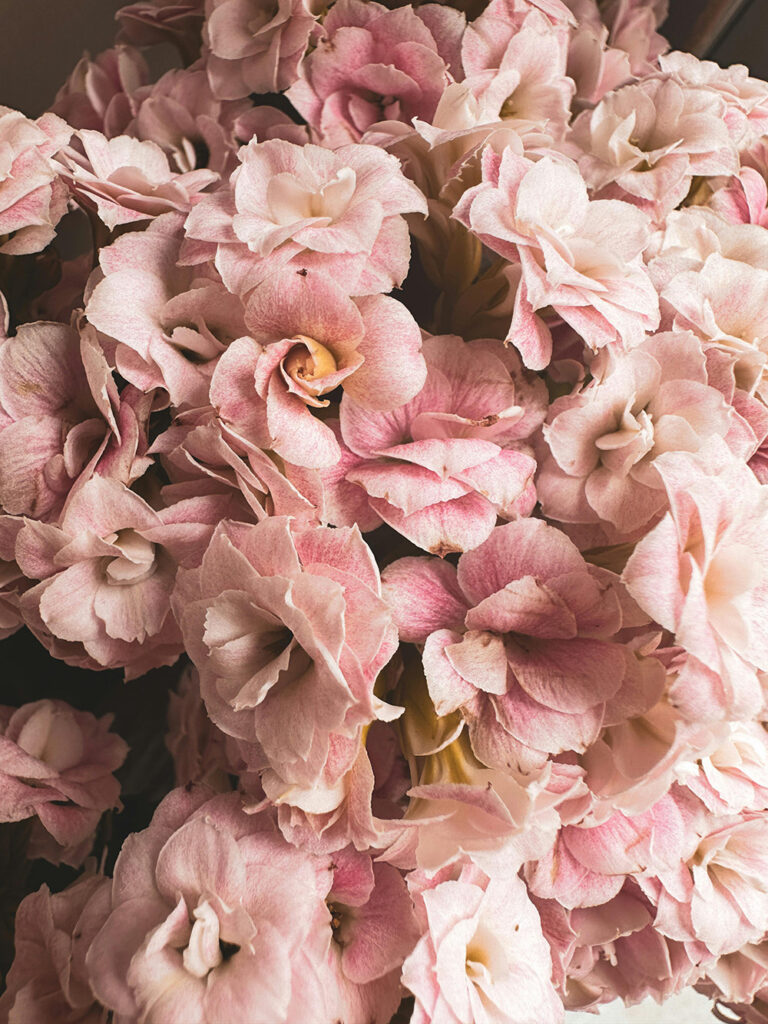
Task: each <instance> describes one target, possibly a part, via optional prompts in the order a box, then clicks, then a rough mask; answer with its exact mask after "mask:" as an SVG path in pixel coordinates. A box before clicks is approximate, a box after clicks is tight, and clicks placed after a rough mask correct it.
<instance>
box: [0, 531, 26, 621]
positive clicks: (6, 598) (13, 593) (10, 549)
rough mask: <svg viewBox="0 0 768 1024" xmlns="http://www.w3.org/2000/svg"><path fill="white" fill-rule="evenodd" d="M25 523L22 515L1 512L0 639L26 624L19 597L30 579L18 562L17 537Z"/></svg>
mask: <svg viewBox="0 0 768 1024" xmlns="http://www.w3.org/2000/svg"><path fill="white" fill-rule="evenodd" d="M23 525H24V520H23V519H21V518H20V517H17V516H7V515H2V514H0V640H5V639H6V637H9V636H13V634H14V633H15V632H16V631H17V630H19V629H21V627H22V626H23V625H24V620H23V619H22V617H21V610H20V608H19V599H20V597H21V593H22V592H23V591H24V590H26V589H28V587H29V580H27V579H26V578H25V576H24V573H23V572H22V571H21V569H20V568H19V566H18V563H17V562H16V537H17V536H18V534H19V530H20V529H21V528H22V526H23Z"/></svg>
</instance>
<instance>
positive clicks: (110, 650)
mask: <svg viewBox="0 0 768 1024" xmlns="http://www.w3.org/2000/svg"><path fill="white" fill-rule="evenodd" d="M229 508H230V499H229V498H228V496H227V495H221V494H215V493H214V494H199V495H195V496H193V497H186V498H185V497H182V498H181V499H180V500H178V501H176V502H174V503H172V504H170V505H168V506H167V507H165V508H161V509H160V510H159V511H155V509H153V508H152V507H151V506H150V505H149V504H147V502H145V501H144V500H143V499H142V498H141V497H139V495H138V494H136V493H135V492H133V491H131V490H129V489H128V488H127V487H125V485H123V484H120V483H118V482H117V481H115V480H111V479H108V478H106V477H100V476H94V477H92V478H91V479H90V480H88V481H86V482H85V483H84V484H83V485H82V487H80V488H79V489H78V490H77V492H76V493H75V494H73V495H72V497H71V499H70V501H69V502H68V503H67V507H66V510H65V512H64V514H63V515H62V517H61V520H60V522H59V525H58V526H53V525H46V524H42V523H35V522H33V521H32V520H28V521H27V523H26V525H25V526H24V528H23V529H22V530H21V531H20V532H19V536H18V538H17V540H16V558H17V559H18V561H19V565H20V567H21V568H22V571H23V572H24V573H25V574H26V575H27V576H29V577H30V578H31V579H35V580H40V581H41V582H39V583H37V585H36V586H33V587H32V588H31V589H30V590H27V591H26V592H25V594H24V596H23V598H22V604H23V608H22V612H23V615H24V618H25V621H26V623H27V625H28V626H29V627H30V628H31V629H32V631H33V632H34V633H35V634H36V636H38V638H39V639H40V640H41V642H42V643H44V644H45V645H46V646H47V647H48V648H49V650H51V651H52V652H54V653H55V656H56V657H60V658H62V660H64V661H67V662H69V663H70V664H75V665H80V666H84V667H88V668H117V667H123V668H125V670H126V676H127V677H128V678H131V677H132V676H138V675H141V674H142V673H144V672H146V671H148V670H149V669H150V668H154V667H156V666H158V665H168V664H172V663H173V662H174V661H175V660H176V659H177V658H178V656H179V654H180V653H181V651H182V649H183V645H182V642H181V633H180V631H179V627H178V625H177V624H176V621H175V619H174V617H173V615H172V614H171V610H170V595H171V592H172V590H173V587H174V581H175V578H176V571H177V569H178V567H179V565H186V566H191V565H194V564H196V563H197V562H199V559H200V558H201V557H202V554H203V552H204V550H205V548H206V545H207V543H208V540H209V538H210V536H211V534H212V533H213V530H214V527H215V524H216V523H218V522H219V520H220V519H221V518H222V516H224V515H226V513H227V511H228V510H229ZM75 595H76V596H75Z"/></svg>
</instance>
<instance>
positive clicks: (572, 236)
mask: <svg viewBox="0 0 768 1024" xmlns="http://www.w3.org/2000/svg"><path fill="white" fill-rule="evenodd" d="M454 216H455V217H456V218H457V219H458V220H460V221H461V223H462V224H465V225H466V226H467V227H468V228H469V229H470V230H471V231H472V232H474V233H475V234H476V235H477V236H478V237H479V238H480V240H481V241H482V242H484V243H485V244H486V245H488V246H489V247H490V248H491V249H493V250H494V251H495V252H498V253H499V254H500V255H501V256H503V257H505V258H506V259H508V260H511V261H513V262H517V261H519V262H520V263H521V266H522V279H521V282H520V287H519V289H518V291H517V295H516V298H515V309H514V314H513V317H512V324H511V326H510V329H509V334H508V340H509V341H511V342H513V343H514V344H515V346H516V347H517V348H518V349H519V350H520V353H521V355H522V357H523V362H524V363H525V365H526V366H528V367H530V368H531V369H536V370H540V369H543V368H544V367H545V366H546V365H547V364H548V363H549V361H550V358H551V354H552V341H551V335H550V333H549V329H548V327H547V326H546V324H545V323H544V322H543V321H542V320H541V318H540V316H538V315H537V313H536V311H537V310H541V309H543V308H545V307H547V306H551V307H552V308H553V309H554V310H555V311H556V312H557V313H558V314H559V315H560V316H561V317H562V318H563V320H565V321H566V322H567V323H569V324H570V325H571V326H572V327H573V328H574V330H576V331H577V332H578V333H579V334H581V335H582V337H583V338H584V341H585V343H586V344H587V345H588V346H589V347H590V348H592V349H598V348H602V347H604V346H605V345H609V344H611V343H612V342H617V341H620V342H622V343H623V345H624V346H625V347H628V348H631V347H633V346H635V345H638V344H639V343H640V342H641V341H642V339H643V337H644V334H645V332H646V331H648V330H653V329H654V328H655V327H656V326H657V324H658V299H657V296H656V292H655V289H654V288H653V286H652V284H651V282H650V280H649V279H648V277H647V275H646V272H645V268H644V266H643V264H642V259H641V255H642V252H643V250H644V249H645V247H646V245H647V243H648V237H649V235H648V231H649V225H648V222H647V220H646V218H645V217H644V216H643V215H642V214H641V213H640V212H639V211H638V210H636V209H634V208H633V207H631V206H630V205H629V204H628V203H620V202H618V201H616V200H595V201H590V200H589V198H588V196H587V186H586V184H585V183H584V181H583V179H582V177H581V175H580V174H579V172H578V170H577V168H576V166H575V164H572V163H570V162H565V161H563V160H562V159H558V160H555V159H553V158H551V157H543V158H542V159H541V160H539V161H538V162H536V163H534V162H532V161H531V160H528V159H527V158H526V157H522V156H519V155H518V154H516V153H515V152H513V150H512V149H511V148H507V149H505V150H504V152H503V154H502V155H501V157H499V156H497V155H496V153H494V152H493V150H492V148H491V147H487V148H486V150H485V151H484V153H483V181H482V183H481V184H480V185H476V186H475V187H474V188H470V189H468V190H467V192H465V193H464V195H463V197H462V199H461V200H460V202H459V203H458V204H457V206H456V208H455V210H454Z"/></svg>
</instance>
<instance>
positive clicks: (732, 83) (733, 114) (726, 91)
mask: <svg viewBox="0 0 768 1024" xmlns="http://www.w3.org/2000/svg"><path fill="white" fill-rule="evenodd" d="M659 66H660V67H661V70H662V71H663V72H664V73H665V74H669V75H672V76H673V77H674V78H675V79H677V81H679V82H680V83H681V84H682V85H684V86H689V87H693V88H703V89H705V90H707V91H709V92H712V93H714V94H715V95H717V96H718V97H719V98H720V99H721V100H723V101H725V118H724V120H725V123H726V125H727V127H728V131H729V133H730V135H731V138H732V139H733V141H734V143H735V144H736V145H737V146H738V148H739V150H741V151H742V152H743V151H744V150H747V149H748V148H749V147H751V146H752V145H754V144H755V143H758V144H760V140H762V139H763V137H764V136H765V134H766V131H767V130H768V84H766V83H765V82H763V81H761V80H760V79H759V78H752V77H751V76H750V74H749V68H747V67H746V66H745V65H744V64H732V65H731V66H730V67H728V68H721V67H720V65H719V64H716V63H715V62H714V61H712V60H699V59H698V58H696V57H694V56H693V54H690V53H680V52H679V51H675V52H674V53H666V54H663V55H662V56H661V57H660V58H659Z"/></svg>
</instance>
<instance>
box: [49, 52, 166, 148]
mask: <svg viewBox="0 0 768 1024" xmlns="http://www.w3.org/2000/svg"><path fill="white" fill-rule="evenodd" d="M148 82H149V68H148V67H147V64H146V61H145V60H144V58H143V57H142V55H141V53H140V52H139V51H138V50H137V49H135V48H134V47H132V46H125V45H123V46H115V47H113V48H112V49H110V50H104V51H103V52H102V53H100V54H98V55H97V56H96V58H95V59H94V60H91V58H90V57H89V56H88V55H87V54H86V55H85V56H83V57H81V59H80V60H79V61H78V62H77V64H76V65H75V67H74V69H73V71H72V73H71V74H70V76H69V78H68V79H67V80H66V82H65V83H64V85H62V87H61V88H60V89H59V91H58V92H57V93H56V99H55V100H54V101H53V106H52V107H51V110H52V111H53V113H54V114H58V115H59V116H60V117H63V118H64V120H65V121H66V122H67V123H68V124H70V125H72V127H73V128H89V129H91V130H93V131H97V132H103V133H104V134H105V135H106V137H107V138H108V139H110V138H112V137H113V136H115V135H122V133H123V132H124V131H125V129H126V127H127V125H128V124H129V123H130V121H131V118H132V117H133V115H134V113H135V103H134V99H133V97H134V93H135V92H136V90H137V89H138V88H139V87H140V86H143V85H146V84H147V83H148Z"/></svg>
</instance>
